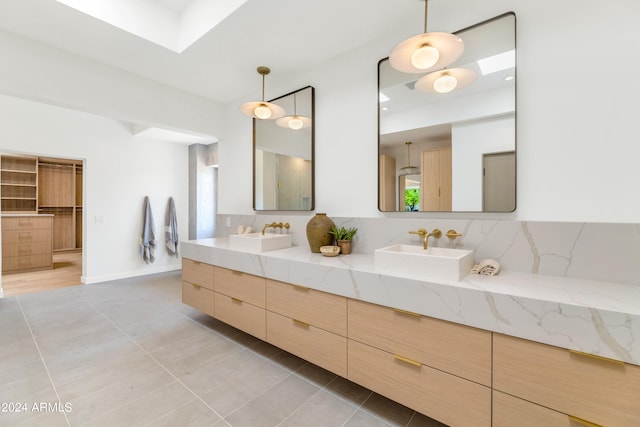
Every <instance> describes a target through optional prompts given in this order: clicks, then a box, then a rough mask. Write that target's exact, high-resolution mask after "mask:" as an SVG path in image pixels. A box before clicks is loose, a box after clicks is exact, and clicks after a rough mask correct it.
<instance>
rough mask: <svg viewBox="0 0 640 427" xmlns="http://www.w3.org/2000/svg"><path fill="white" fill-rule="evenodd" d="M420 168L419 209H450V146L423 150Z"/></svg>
mask: <svg viewBox="0 0 640 427" xmlns="http://www.w3.org/2000/svg"><path fill="white" fill-rule="evenodd" d="M420 168H421V172H422V183H421V189H422V192H421V196H422V198H421V200H420V210H423V211H450V210H451V198H452V178H451V173H452V169H451V148H446V149H442V150H431V151H424V152H423V153H422V161H421V165H420Z"/></svg>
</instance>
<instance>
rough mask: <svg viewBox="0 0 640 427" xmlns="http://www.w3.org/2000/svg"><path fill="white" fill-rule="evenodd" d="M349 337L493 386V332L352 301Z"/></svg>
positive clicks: (349, 313) (350, 304)
mask: <svg viewBox="0 0 640 427" xmlns="http://www.w3.org/2000/svg"><path fill="white" fill-rule="evenodd" d="M348 307H349V311H348V316H349V335H348V336H349V339H352V340H356V341H360V342H362V343H365V344H369V345H371V346H374V347H377V348H379V349H381V350H384V351H387V352H389V353H395V354H402V355H404V356H406V357H409V358H411V359H413V360H417V361H420V362H422V363H423V364H425V365H427V366H431V367H433V368H436V369H440V370H442V371H445V372H449V373H452V374H454V375H458V376H460V377H463V378H466V379H469V380H471V381H475V382H478V383H480V384H484V385H487V386H490V385H491V332H489V331H485V330H482V329H476V328H471V327H469V326H464V325H458V324H455V323H451V322H447V321H443V320H438V319H433V318H430V317H426V316H422V315H418V314H415V313H408V312H406V311H400V310H394V309H392V308H388V307H382V306H379V305H375V304H369V303H365V302H362V301H356V300H351V299H350V300H349V304H348Z"/></svg>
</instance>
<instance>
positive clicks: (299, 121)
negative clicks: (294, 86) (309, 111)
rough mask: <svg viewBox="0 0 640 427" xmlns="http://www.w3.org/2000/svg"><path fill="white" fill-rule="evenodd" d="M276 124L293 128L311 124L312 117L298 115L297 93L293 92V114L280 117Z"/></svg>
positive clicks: (296, 128)
mask: <svg viewBox="0 0 640 427" xmlns="http://www.w3.org/2000/svg"><path fill="white" fill-rule="evenodd" d="M276 124H277V125H278V126H282V127H283V128H289V129H293V130H298V129H302V128H306V127H309V125H310V124H311V119H309V118H308V117H305V116H299V115H298V111H297V105H296V94H295V93H294V94H293V115H292V116H284V117H281V118H279V119H278V120H276Z"/></svg>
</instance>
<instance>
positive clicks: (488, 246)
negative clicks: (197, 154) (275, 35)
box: [215, 213, 640, 285]
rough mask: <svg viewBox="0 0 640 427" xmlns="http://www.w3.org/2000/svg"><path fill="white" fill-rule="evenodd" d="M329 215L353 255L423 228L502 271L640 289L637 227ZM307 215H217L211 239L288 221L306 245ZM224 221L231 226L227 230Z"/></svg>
mask: <svg viewBox="0 0 640 427" xmlns="http://www.w3.org/2000/svg"><path fill="white" fill-rule="evenodd" d="M328 215H329V217H331V218H332V219H333V221H334V222H335V224H336V225H338V226H345V227H357V228H358V233H357V235H356V237H355V238H354V245H353V252H354V253H361V254H373V251H374V250H375V249H377V248H381V247H384V246H388V245H390V244H395V243H408V244H416V245H419V244H421V241H420V238H419V237H418V236H415V235H412V234H409V233H408V232H409V231H410V230H417V229H418V228H421V227H424V228H426V229H427V230H429V231H431V230H432V229H434V228H439V229H441V230H442V231H443V233H444V232H446V231H447V230H449V229H456V230H457V231H458V232H460V233H462V234H463V236H462V237H459V238H457V239H456V240H454V241H450V240H449V239H448V238H446V237H442V238H440V239H433V238H431V239H430V242H429V244H430V245H432V246H440V247H457V248H466V249H475V251H476V259H477V260H481V259H485V258H492V259H496V260H498V262H500V265H501V266H502V268H503V269H507V270H511V271H519V272H524V273H533V274H541V275H545V276H563V277H573V278H579V279H588V280H598V281H606V282H615V283H627V284H634V285H640V224H608V223H566V222H529V221H507V220H457V219H426V218H345V217H332V216H331V214H330V213H328ZM312 216H313V214H307V215H291V214H282V215H279V214H273V215H271V214H260V215H222V214H221V215H218V216H217V221H216V232H215V235H216V237H225V236H228V235H229V234H232V233H235V232H236V229H237V227H238V226H239V225H242V226H251V227H252V228H253V229H254V230H261V229H262V226H263V225H264V224H267V223H271V222H273V221H276V222H289V223H290V224H291V228H290V231H289V232H290V233H292V234H293V244H294V245H296V246H308V244H307V239H306V225H307V222H308V221H309V219H311V217H312ZM227 221H229V223H230V224H231V225H230V226H227Z"/></svg>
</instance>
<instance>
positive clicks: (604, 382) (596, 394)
mask: <svg viewBox="0 0 640 427" xmlns="http://www.w3.org/2000/svg"><path fill="white" fill-rule="evenodd" d="M493 388H494V389H495V390H499V391H502V392H505V393H508V394H511V395H513V396H518V397H520V398H522V399H524V400H528V401H530V402H534V403H537V404H539V405H542V406H545V407H547V408H551V409H554V410H556V411H558V412H562V413H565V414H569V415H572V416H574V417H578V418H581V419H583V420H588V421H589V422H591V423H595V424H596V425H598V424H600V425H605V426H619V427H637V426H640V404H638V399H639V396H640V366H635V365H630V364H625V363H622V362H616V361H609V360H603V359H602V358H596V357H593V356H588V355H584V354H578V353H575V352H571V351H569V350H566V349H563V348H559V347H553V346H550V345H546V344H540V343H536V342H533V341H528V340H524V339H520V338H515V337H510V336H507V335H501V334H494V337H493Z"/></svg>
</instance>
